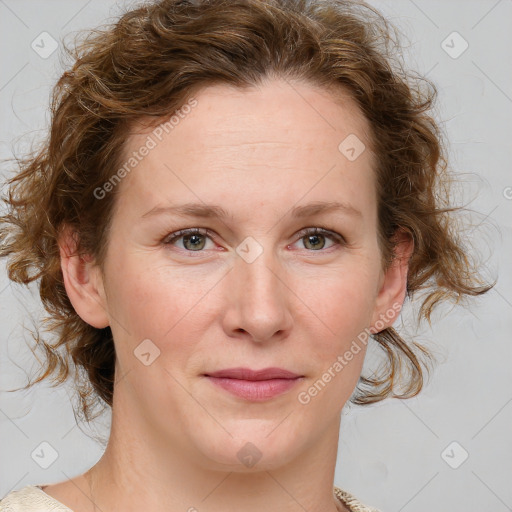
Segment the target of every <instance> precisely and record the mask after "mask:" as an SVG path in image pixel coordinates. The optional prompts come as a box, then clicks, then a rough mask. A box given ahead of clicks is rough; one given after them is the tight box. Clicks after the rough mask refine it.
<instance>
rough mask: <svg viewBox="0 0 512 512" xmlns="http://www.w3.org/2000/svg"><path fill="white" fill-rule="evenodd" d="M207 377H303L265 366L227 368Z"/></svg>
mask: <svg viewBox="0 0 512 512" xmlns="http://www.w3.org/2000/svg"><path fill="white" fill-rule="evenodd" d="M205 375H206V376H207V377H219V378H222V377H224V378H228V379H240V380H270V379H296V378H298V377H301V375H297V374H296V373H293V372H290V371H288V370H284V369H283V368H263V369H261V370H251V369H250V368H227V369H225V370H219V371H217V372H210V373H206V374H205Z"/></svg>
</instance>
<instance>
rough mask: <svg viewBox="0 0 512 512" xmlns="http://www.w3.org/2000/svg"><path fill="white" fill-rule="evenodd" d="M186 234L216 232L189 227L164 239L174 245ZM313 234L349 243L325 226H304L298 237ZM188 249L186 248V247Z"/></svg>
mask: <svg viewBox="0 0 512 512" xmlns="http://www.w3.org/2000/svg"><path fill="white" fill-rule="evenodd" d="M186 235H201V236H206V237H208V238H210V239H212V240H213V238H214V237H215V235H214V233H213V232H212V231H210V230H209V229H205V228H187V229H181V230H179V231H176V232H175V233H171V235H169V236H168V237H166V238H165V239H164V241H163V243H164V245H172V243H173V242H175V241H176V240H178V239H179V238H182V237H183V236H186ZM311 235H323V236H325V237H326V238H329V239H331V241H333V242H334V245H338V246H344V245H347V242H346V240H345V238H344V237H343V236H342V235H340V234H339V233H336V232H335V231H331V230H329V229H327V228H323V227H310V228H304V229H301V230H300V231H299V232H298V233H297V237H298V238H297V239H298V240H300V239H302V238H304V237H306V236H311ZM332 247H334V246H331V247H328V248H327V249H325V250H324V249H319V250H316V251H315V250H312V249H306V250H307V251H308V252H326V251H328V250H329V249H332ZM185 250H186V249H185ZM186 251H187V252H190V253H193V252H203V251H202V250H199V251H188V250H186Z"/></svg>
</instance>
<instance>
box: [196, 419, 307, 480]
mask: <svg viewBox="0 0 512 512" xmlns="http://www.w3.org/2000/svg"><path fill="white" fill-rule="evenodd" d="M258 423H259V428H258ZM274 428H275V427H274ZM279 428H280V427H277V429H276V430H275V431H274V432H273V433H271V434H270V435H269V434H268V432H271V431H272V429H267V428H265V429H263V428H262V425H261V421H256V420H255V425H254V426H253V428H251V427H250V426H248V425H247V421H245V422H240V425H239V426H238V428H237V429H230V428H229V427H227V428H226V430H227V431H228V432H230V433H231V435H232V436H233V437H231V436H230V435H229V434H228V433H227V432H226V431H225V430H224V429H223V428H222V427H220V426H219V430H218V433H216V434H215V435H212V436H211V437H209V436H202V437H201V439H197V440H196V446H197V449H198V450H199V451H200V452H201V453H202V454H203V456H204V457H205V459H208V460H209V464H208V465H209V466H210V467H211V468H215V469H221V470H224V471H226V470H227V471H233V472H238V473H242V472H243V473H256V472H259V471H268V470H273V469H275V468H278V467H282V466H285V465H286V464H287V463H289V462H291V461H292V460H293V459H294V458H296V457H297V455H298V453H299V452H300V451H301V443H299V442H298V440H297V439H294V437H293V436H292V435H290V434H291V433H290V430H289V427H288V426H286V427H284V428H283V429H282V431H281V432H278V431H279Z"/></svg>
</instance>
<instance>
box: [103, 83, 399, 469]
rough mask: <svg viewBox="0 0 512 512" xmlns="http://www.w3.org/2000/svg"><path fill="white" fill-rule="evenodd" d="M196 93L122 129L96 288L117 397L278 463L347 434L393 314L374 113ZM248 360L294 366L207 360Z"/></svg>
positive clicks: (312, 102)
mask: <svg viewBox="0 0 512 512" xmlns="http://www.w3.org/2000/svg"><path fill="white" fill-rule="evenodd" d="M195 100H196V103H194V102H191V103H190V104H189V105H190V108H189V107H186V108H183V109H182V110H181V111H180V112H181V117H180V116H178V117H177V118H174V121H173V123H171V124H168V125H167V129H166V130H165V129H163V128H162V127H161V128H160V130H158V129H157V131H155V130H153V129H152V128H151V129H149V130H148V129H146V130H145V131H144V130H141V131H139V132H138V133H137V134H134V135H132V136H130V137H129V138H128V139H127V141H126V148H125V157H126V162H128V161H129V159H130V157H133V158H136V159H137V164H136V165H133V167H130V166H127V167H126V169H128V168H129V169H130V171H129V173H127V176H126V177H124V178H123V180H122V181H121V182H120V183H119V184H117V187H119V190H116V193H118V194H119V196H118V202H117V205H116V209H115V213H114V217H113V221H112V230H111V235H110V241H109V246H108V251H107V257H106V261H105V267H104V278H102V279H104V280H103V281H102V285H101V290H102V291H100V293H99V297H100V301H101V302H102V307H103V308H104V309H105V311H106V313H105V324H107V323H108V324H109V325H110V326H111V328H112V332H113V335H114V341H115V347H116V353H117V357H118V362H117V364H118V366H117V368H116V375H117V378H118V382H117V383H116V387H115V390H114V396H115V398H114V400H115V401H114V413H115V414H118V415H124V416H128V417H125V418H124V421H126V422H128V421H130V422H132V424H137V425H138V426H139V427H140V426H143V428H144V429H145V431H146V432H148V434H151V438H150V441H147V442H150V443H154V444H155V445H157V443H159V442H162V443H167V445H169V442H170V443H171V445H172V447H173V450H174V451H176V450H180V451H181V452H182V453H184V454H185V453H186V454H187V455H188V456H189V457H196V459H200V460H202V462H203V463H204V464H207V465H209V466H211V467H217V468H218V467H222V468H223V469H225V468H226V467H230V466H231V467H232V468H234V467H237V468H238V470H240V468H243V466H242V465H243V464H245V465H246V466H247V468H249V467H250V466H251V464H248V463H246V461H247V460H249V459H247V458H246V455H248V456H249V458H250V457H253V460H256V459H259V458H260V457H261V459H260V460H259V462H258V468H261V467H262V465H267V466H268V467H271V466H272V465H276V464H284V463H286V462H287V461H291V460H293V458H294V457H297V456H298V455H300V454H301V453H304V452H305V450H307V449H311V448H312V447H314V446H318V443H320V442H321V440H322V439H323V438H325V436H326V435H327V434H329V435H330V434H332V436H333V437H332V438H334V436H335V437H336V439H337V435H338V428H339V417H340V411H341V409H342V407H343V405H344V404H345V402H346V401H347V399H348V398H349V396H350V395H351V393H352V391H353V390H354V387H355V385H356V383H357V381H358V378H359V375H360V371H361V367H362V364H363V359H364V354H365V347H366V346H365V343H363V342H361V340H363V339H365V337H364V336H363V334H364V333H365V329H367V328H369V327H371V326H372V325H373V324H374V323H375V322H376V321H377V320H382V319H383V316H384V317H386V319H387V320H389V321H388V322H387V323H386V326H387V325H390V324H391V323H392V320H393V319H392V318H391V316H392V315H390V308H392V307H393V306H394V305H395V306H396V301H397V298H398V299H399V301H400V303H401V299H402V298H403V293H402V291H400V290H401V287H403V284H404V283H403V282H402V281H403V274H400V276H398V274H397V272H398V271H397V270H396V269H395V270H393V268H392V269H391V270H390V271H388V272H387V273H384V271H383V269H382V265H381V253H380V251H379V246H378V243H377V204H376V196H377V193H376V184H375V177H374V173H373V171H372V165H373V163H372V156H371V153H370V150H369V149H366V150H365V149H364V147H363V144H364V145H366V147H368V144H369V142H368V138H367V134H368V129H369V128H368V125H367V123H366V121H365V119H364V118H363V117H362V115H361V114H360V112H359V111H358V109H357V108H356V106H355V104H354V103H353V102H352V101H351V100H350V99H349V98H348V97H346V98H345V99H343V100H342V101H338V102H335V100H334V99H333V97H332V96H330V95H329V93H328V92H327V91H323V90H319V89H317V88H314V87H313V86H310V85H306V84H303V83H302V84H300V83H294V84H293V86H292V85H291V84H289V83H287V82H284V81H277V80H276V81H269V82H267V84H266V85H264V86H262V87H259V88H253V89H248V90H245V91H241V90H237V89H234V88H230V87H228V86H224V85H219V86H214V87H209V88H207V89H205V90H203V91H202V92H201V93H199V94H197V95H196V96H195ZM177 119H179V122H177ZM166 121H167V120H166ZM166 132H168V133H166ZM148 137H149V138H148ZM347 137H348V139H347ZM150 139H151V140H152V142H150ZM340 144H341V146H340ZM144 146H145V147H146V148H148V150H147V151H146V150H142V149H141V148H143V147H144ZM143 154H144V155H145V156H143ZM123 163H124V162H123ZM131 163H132V164H134V161H132V162H131ZM99 200H101V199H99ZM335 205H338V206H337V207H335ZM221 209H222V210H221ZM219 214H220V215H219ZM193 228H197V229H198V230H199V233H196V234H195V235H194V234H192V235H191V234H190V233H189V234H187V233H185V235H183V234H181V235H180V234H177V232H179V231H180V230H184V229H193ZM315 228H318V229H321V228H322V229H325V230H327V232H322V231H320V232H317V233H316V234H314V233H313V230H314V229H315ZM205 230H208V234H205ZM397 309H398V308H396V307H395V310H394V313H395V315H396V311H397ZM381 325H382V324H381ZM380 328H381V329H382V327H380ZM366 332H367V331H366ZM358 340H359V341H358ZM356 347H358V348H356ZM347 352H350V354H351V355H348V354H347ZM341 361H343V362H341ZM337 362H338V364H336V363H337ZM240 367H243V368H248V369H251V370H255V371H256V370H261V369H265V368H280V369H284V370H287V371H289V372H293V374H296V375H298V376H300V378H298V379H294V380H288V381H284V380H282V379H281V380H274V381H273V382H272V381H270V382H266V383H261V382H260V383H259V384H254V383H252V384H251V383H250V382H245V383H243V382H241V381H240V380H239V381H238V383H236V382H234V381H235V379H233V378H231V379H224V380H222V379H220V378H219V379H212V378H211V377H208V376H206V375H209V374H212V373H214V372H218V371H220V370H224V369H231V368H240ZM340 367H341V368H340ZM326 373H328V374H329V375H327V376H326ZM329 376H330V378H329ZM239 377H240V376H239ZM267 380H269V379H267ZM222 383H224V384H226V386H227V387H228V388H229V389H231V390H232V391H230V390H229V389H226V388H224V387H222V385H221V384H222ZM315 383H316V388H315ZM235 384H238V386H235ZM241 388H243V389H242V391H240V389H241ZM313 388H314V389H313ZM272 389H274V394H273V393H272ZM312 389H313V390H312ZM315 389H316V392H315ZM236 390H239V392H238V393H242V394H237V392H236ZM244 390H245V395H244V394H243V393H244ZM269 390H270V391H269ZM116 402H117V403H118V404H119V405H118V406H117V405H116ZM116 407H118V410H117V411H116ZM247 443H251V445H249V444H247ZM252 445H253V446H252ZM162 446H163V444H162ZM244 457H245V458H244ZM226 465H228V466H226Z"/></svg>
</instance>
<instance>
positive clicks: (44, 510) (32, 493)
mask: <svg viewBox="0 0 512 512" xmlns="http://www.w3.org/2000/svg"><path fill="white" fill-rule="evenodd" d="M41 487H43V486H41V485H40V486H37V485H27V486H25V487H23V488H22V489H19V490H17V491H12V492H10V493H9V494H8V495H7V496H5V498H3V499H2V500H1V501H0V512H50V511H58V512H73V511H72V510H71V509H70V508H68V507H66V506H65V505H63V504H62V503H60V502H59V501H57V500H56V499H54V498H52V497H51V496H50V495H49V494H46V493H45V492H44V491H43V490H42V489H41ZM334 494H335V496H336V497H337V498H338V499H339V500H340V501H341V502H342V503H343V504H344V505H345V506H346V507H347V508H348V509H349V510H350V511H351V512H379V511H378V510H377V509H375V508H371V507H367V506H365V505H363V504H362V503H361V502H360V501H359V500H358V499H357V498H355V497H354V496H353V495H352V494H350V493H348V492H346V491H343V490H342V489H340V488H338V487H336V486H335V487H334Z"/></svg>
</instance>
